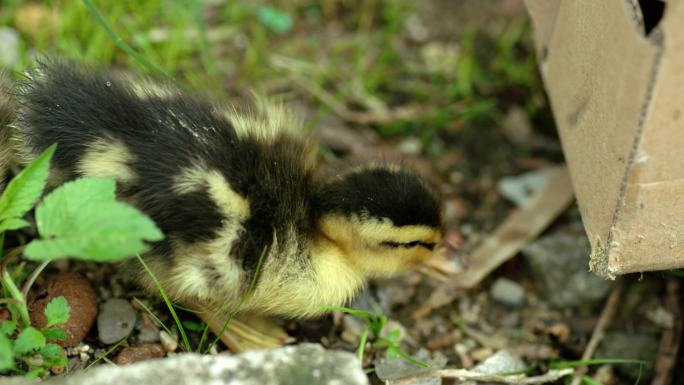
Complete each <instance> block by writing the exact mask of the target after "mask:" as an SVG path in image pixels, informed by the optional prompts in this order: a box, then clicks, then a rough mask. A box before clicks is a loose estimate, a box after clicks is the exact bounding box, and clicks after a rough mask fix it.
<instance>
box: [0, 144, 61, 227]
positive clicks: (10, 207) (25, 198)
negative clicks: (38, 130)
mask: <svg viewBox="0 0 684 385" xmlns="http://www.w3.org/2000/svg"><path fill="white" fill-rule="evenodd" d="M55 148H56V145H54V144H53V145H52V146H50V147H49V148H48V149H47V150H45V151H44V152H43V153H42V154H41V155H40V156H39V157H38V158H36V159H35V160H34V161H33V162H31V164H29V165H28V167H26V168H25V169H24V170H23V171H22V172H21V173H19V175H17V176H16V177H14V178H13V179H12V180H11V181H10V182H9V184H8V185H7V188H6V189H5V191H4V193H3V194H2V197H0V220H3V219H10V218H21V217H22V216H24V214H26V212H28V211H29V210H31V209H32V208H33V206H34V205H35V204H36V202H37V201H38V199H39V198H40V195H41V194H42V193H43V189H44V188H45V183H46V182H47V177H48V173H49V171H50V159H51V158H52V154H54V152H55Z"/></svg>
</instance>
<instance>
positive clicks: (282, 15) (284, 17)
mask: <svg viewBox="0 0 684 385" xmlns="http://www.w3.org/2000/svg"><path fill="white" fill-rule="evenodd" d="M257 16H258V18H259V21H260V22H261V23H262V24H263V25H265V26H266V27H268V28H269V29H270V30H272V31H273V32H275V33H285V32H287V31H289V30H291V29H292V26H293V24H294V23H293V21H292V16H290V14H289V13H287V12H285V11H281V10H279V9H278V8H275V7H273V6H270V5H264V6H261V7H259V11H258V15H257Z"/></svg>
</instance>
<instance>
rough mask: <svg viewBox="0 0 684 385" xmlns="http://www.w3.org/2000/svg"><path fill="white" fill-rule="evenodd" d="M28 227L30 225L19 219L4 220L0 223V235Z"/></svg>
mask: <svg viewBox="0 0 684 385" xmlns="http://www.w3.org/2000/svg"><path fill="white" fill-rule="evenodd" d="M28 226H31V224H30V223H28V222H27V221H25V220H23V219H21V218H10V219H5V220H4V221H2V222H0V233H1V232H3V231H9V230H19V229H21V228H24V227H28Z"/></svg>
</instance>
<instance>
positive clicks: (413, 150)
mask: <svg viewBox="0 0 684 385" xmlns="http://www.w3.org/2000/svg"><path fill="white" fill-rule="evenodd" d="M399 152H401V153H402V154H404V155H420V153H421V152H423V142H421V141H420V139H418V138H416V137H415V136H410V137H408V138H406V139H404V140H402V141H401V142H400V143H399Z"/></svg>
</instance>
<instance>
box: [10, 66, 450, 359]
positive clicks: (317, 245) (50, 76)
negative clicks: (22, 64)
mask: <svg viewBox="0 0 684 385" xmlns="http://www.w3.org/2000/svg"><path fill="white" fill-rule="evenodd" d="M28 76H29V81H28V82H27V83H26V84H24V85H23V86H21V87H19V93H18V101H19V103H18V105H19V108H18V112H17V120H16V122H15V124H14V126H15V127H16V133H15V135H16V138H15V140H16V141H17V142H18V143H22V149H21V151H19V153H20V155H19V156H20V157H21V158H22V159H23V160H24V161H25V162H27V161H29V160H30V159H31V158H34V157H35V156H36V155H37V154H39V153H41V152H42V151H43V150H45V149H46V148H47V147H48V146H50V145H51V144H53V143H57V150H56V152H55V154H54V156H53V159H52V163H51V170H50V183H51V184H53V185H56V184H59V183H63V182H64V181H68V180H71V179H74V178H78V177H105V178H113V179H115V180H116V182H117V196H118V198H119V199H121V200H123V201H125V202H128V203H129V204H131V205H133V206H135V207H137V208H138V209H139V210H141V211H142V212H144V213H145V214H147V215H148V216H149V217H150V218H152V219H153V220H154V221H155V223H156V224H157V226H158V227H159V228H160V229H161V230H162V232H163V233H164V234H165V239H164V240H162V241H159V242H156V243H154V244H152V245H151V249H150V251H149V252H147V253H146V254H145V255H144V256H143V258H144V260H145V261H146V262H147V264H148V265H149V267H150V269H151V270H152V272H153V273H154V275H155V276H156V277H157V278H158V279H159V281H160V282H161V285H162V287H163V288H164V290H165V291H166V293H167V294H168V295H169V297H170V298H171V299H172V300H173V301H175V302H177V303H183V304H186V305H190V306H194V307H196V308H201V309H203V311H205V312H206V313H207V314H208V313H210V312H217V311H219V310H220V311H223V312H225V310H226V309H233V310H235V311H237V310H239V312H240V313H244V314H247V315H250V314H251V315H256V316H279V317H285V318H303V317H313V316H317V315H320V314H321V313H322V312H323V310H322V308H323V306H325V305H341V304H344V303H345V302H347V301H349V300H350V299H351V298H353V296H354V295H355V294H356V293H357V292H358V291H359V290H360V289H361V288H362V287H363V285H364V283H365V282H366V281H367V280H368V279H369V278H372V277H379V276H388V275H393V274H397V273H400V272H402V271H405V270H407V269H410V268H411V267H413V266H415V265H417V264H418V263H420V262H422V261H425V260H426V259H427V258H429V257H430V255H431V254H432V250H433V248H434V247H435V245H436V244H437V243H438V242H440V240H441V237H442V235H441V216H440V202H439V198H438V196H437V194H436V193H435V191H434V189H432V188H431V187H430V185H429V184H428V183H426V182H425V181H424V180H423V179H421V178H420V177H419V176H417V175H416V174H415V173H413V172H411V171H408V170H407V169H404V168H403V167H401V166H399V165H394V164H389V163H386V162H378V163H368V164H365V165H363V166H355V167H351V166H350V167H348V168H347V169H345V170H343V171H341V172H338V173H336V174H334V175H325V174H324V173H322V172H321V171H320V169H319V168H318V166H317V144H316V143H315V142H314V141H313V140H312V139H311V138H310V136H308V135H307V134H306V133H305V130H304V128H303V124H302V122H301V121H299V120H298V119H297V118H296V117H295V116H294V115H293V114H292V113H291V112H289V111H288V110H286V109H285V108H283V107H282V106H280V105H277V104H272V103H270V102H268V101H266V100H265V99H264V98H260V97H255V98H254V100H253V101H252V104H251V106H248V107H245V106H244V105H241V104H227V103H219V102H215V101H212V100H210V99H208V98H205V97H201V96H197V95H194V94H190V93H186V92H184V91H182V90H180V89H178V88H177V87H176V86H174V85H172V84H170V83H166V82H163V81H162V82H160V81H154V80H151V79H147V78H141V77H130V76H129V77H122V76H120V75H116V74H114V73H113V72H112V71H108V70H100V69H92V68H88V67H84V66H80V65H78V64H76V63H73V62H68V61H64V60H56V59H48V60H47V61H45V62H44V63H41V64H40V65H39V67H38V69H37V70H35V71H32V72H30V73H29V75H28ZM131 266H133V264H131ZM131 271H132V274H133V275H134V276H135V277H136V280H137V281H138V282H139V283H140V284H141V285H142V286H143V287H144V288H146V289H147V290H148V291H149V292H150V293H158V289H157V287H156V286H155V284H154V283H153V281H152V280H151V278H150V276H149V275H148V274H146V273H145V272H144V271H143V270H141V269H140V268H139V267H137V266H136V267H131ZM253 281H254V282H256V285H254V287H253V289H252V290H251V291H250V292H249V293H248V292H247V291H248V290H249V287H250V283H251V282H253ZM210 321H212V322H210V323H211V324H216V325H217V323H216V322H215V320H211V319H210ZM216 325H214V326H216ZM219 329H220V328H219ZM233 342H234V341H233ZM238 349H239V347H238Z"/></svg>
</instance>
